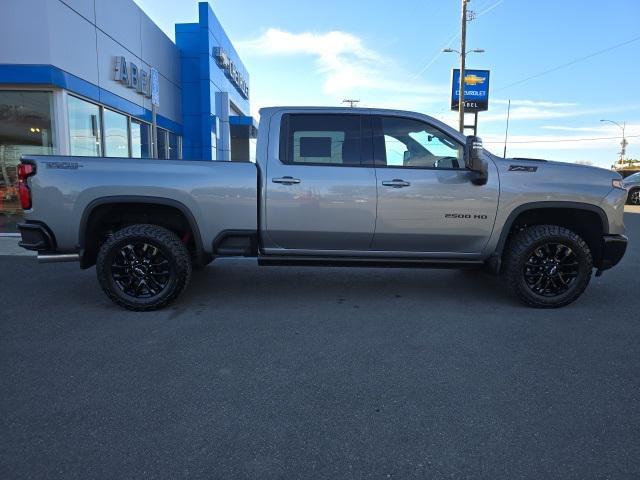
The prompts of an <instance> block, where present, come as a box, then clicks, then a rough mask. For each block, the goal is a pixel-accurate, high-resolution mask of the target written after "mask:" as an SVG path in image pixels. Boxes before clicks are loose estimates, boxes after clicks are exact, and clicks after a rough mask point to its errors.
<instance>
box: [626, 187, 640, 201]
mask: <svg viewBox="0 0 640 480" xmlns="http://www.w3.org/2000/svg"><path fill="white" fill-rule="evenodd" d="M628 202H629V203H630V204H631V205H640V188H636V189H633V190H631V191H630V192H629V200H628Z"/></svg>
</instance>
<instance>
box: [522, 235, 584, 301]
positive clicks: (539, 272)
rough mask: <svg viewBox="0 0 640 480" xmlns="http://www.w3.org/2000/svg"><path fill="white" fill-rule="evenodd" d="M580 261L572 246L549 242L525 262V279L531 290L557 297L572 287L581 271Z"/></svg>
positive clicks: (545, 295)
mask: <svg viewBox="0 0 640 480" xmlns="http://www.w3.org/2000/svg"><path fill="white" fill-rule="evenodd" d="M579 267H580V263H579V262H578V258H577V256H576V254H575V253H574V252H573V250H571V248H570V247H569V246H567V245H565V244H563V243H558V242H548V243H544V244H542V245H540V246H539V247H537V248H536V249H535V250H534V251H533V253H532V254H531V256H530V257H529V259H528V260H527V261H526V262H525V264H524V271H523V275H524V279H525V282H526V283H527V286H528V287H529V288H530V289H531V291H532V292H533V293H535V294H537V295H541V296H543V297H556V296H558V295H561V294H563V293H565V292H566V291H567V290H569V288H570V287H571V284H572V283H573V282H574V281H575V279H576V278H577V277H578V274H579V273H580V269H579Z"/></svg>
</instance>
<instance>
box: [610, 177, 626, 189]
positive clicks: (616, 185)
mask: <svg viewBox="0 0 640 480" xmlns="http://www.w3.org/2000/svg"><path fill="white" fill-rule="evenodd" d="M611 185H613V188H621V189H623V190H624V184H623V183H622V180H621V179H619V178H615V179H613V180H611Z"/></svg>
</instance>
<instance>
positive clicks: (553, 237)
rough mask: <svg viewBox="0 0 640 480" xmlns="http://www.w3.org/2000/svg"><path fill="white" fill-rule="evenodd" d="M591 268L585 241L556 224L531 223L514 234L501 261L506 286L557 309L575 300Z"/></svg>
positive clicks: (525, 299) (531, 300)
mask: <svg viewBox="0 0 640 480" xmlns="http://www.w3.org/2000/svg"><path fill="white" fill-rule="evenodd" d="M592 270H593V257H592V255H591V250H590V249H589V246H588V245H587V243H586V242H585V241H584V240H583V239H582V238H581V237H580V236H579V235H578V234H577V233H575V232H573V231H571V230H569V229H567V228H564V227H560V226H558V225H532V226H529V227H525V228H523V229H521V230H519V231H518V232H517V233H514V234H513V236H512V237H511V238H509V241H508V243H507V246H506V247H505V252H504V257H503V264H502V274H503V276H504V279H505V282H506V287H507V289H508V290H509V291H510V292H511V293H512V294H513V295H514V296H515V297H517V298H518V299H519V300H520V301H521V302H523V303H525V304H526V305H528V306H531V307H536V308H558V307H563V306H565V305H568V304H570V303H571V302H573V301H575V300H576V299H577V298H578V297H580V295H582V293H583V292H584V290H585V289H586V288H587V285H588V284H589V281H590V280H591V273H592Z"/></svg>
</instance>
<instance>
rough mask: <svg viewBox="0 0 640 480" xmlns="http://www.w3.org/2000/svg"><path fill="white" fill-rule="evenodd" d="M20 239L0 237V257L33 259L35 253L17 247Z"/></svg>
mask: <svg viewBox="0 0 640 480" xmlns="http://www.w3.org/2000/svg"><path fill="white" fill-rule="evenodd" d="M19 240H20V237H0V256H9V257H34V256H35V255H36V252H30V251H29V250H25V249H24V248H22V247H19V246H18V241H19Z"/></svg>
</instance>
